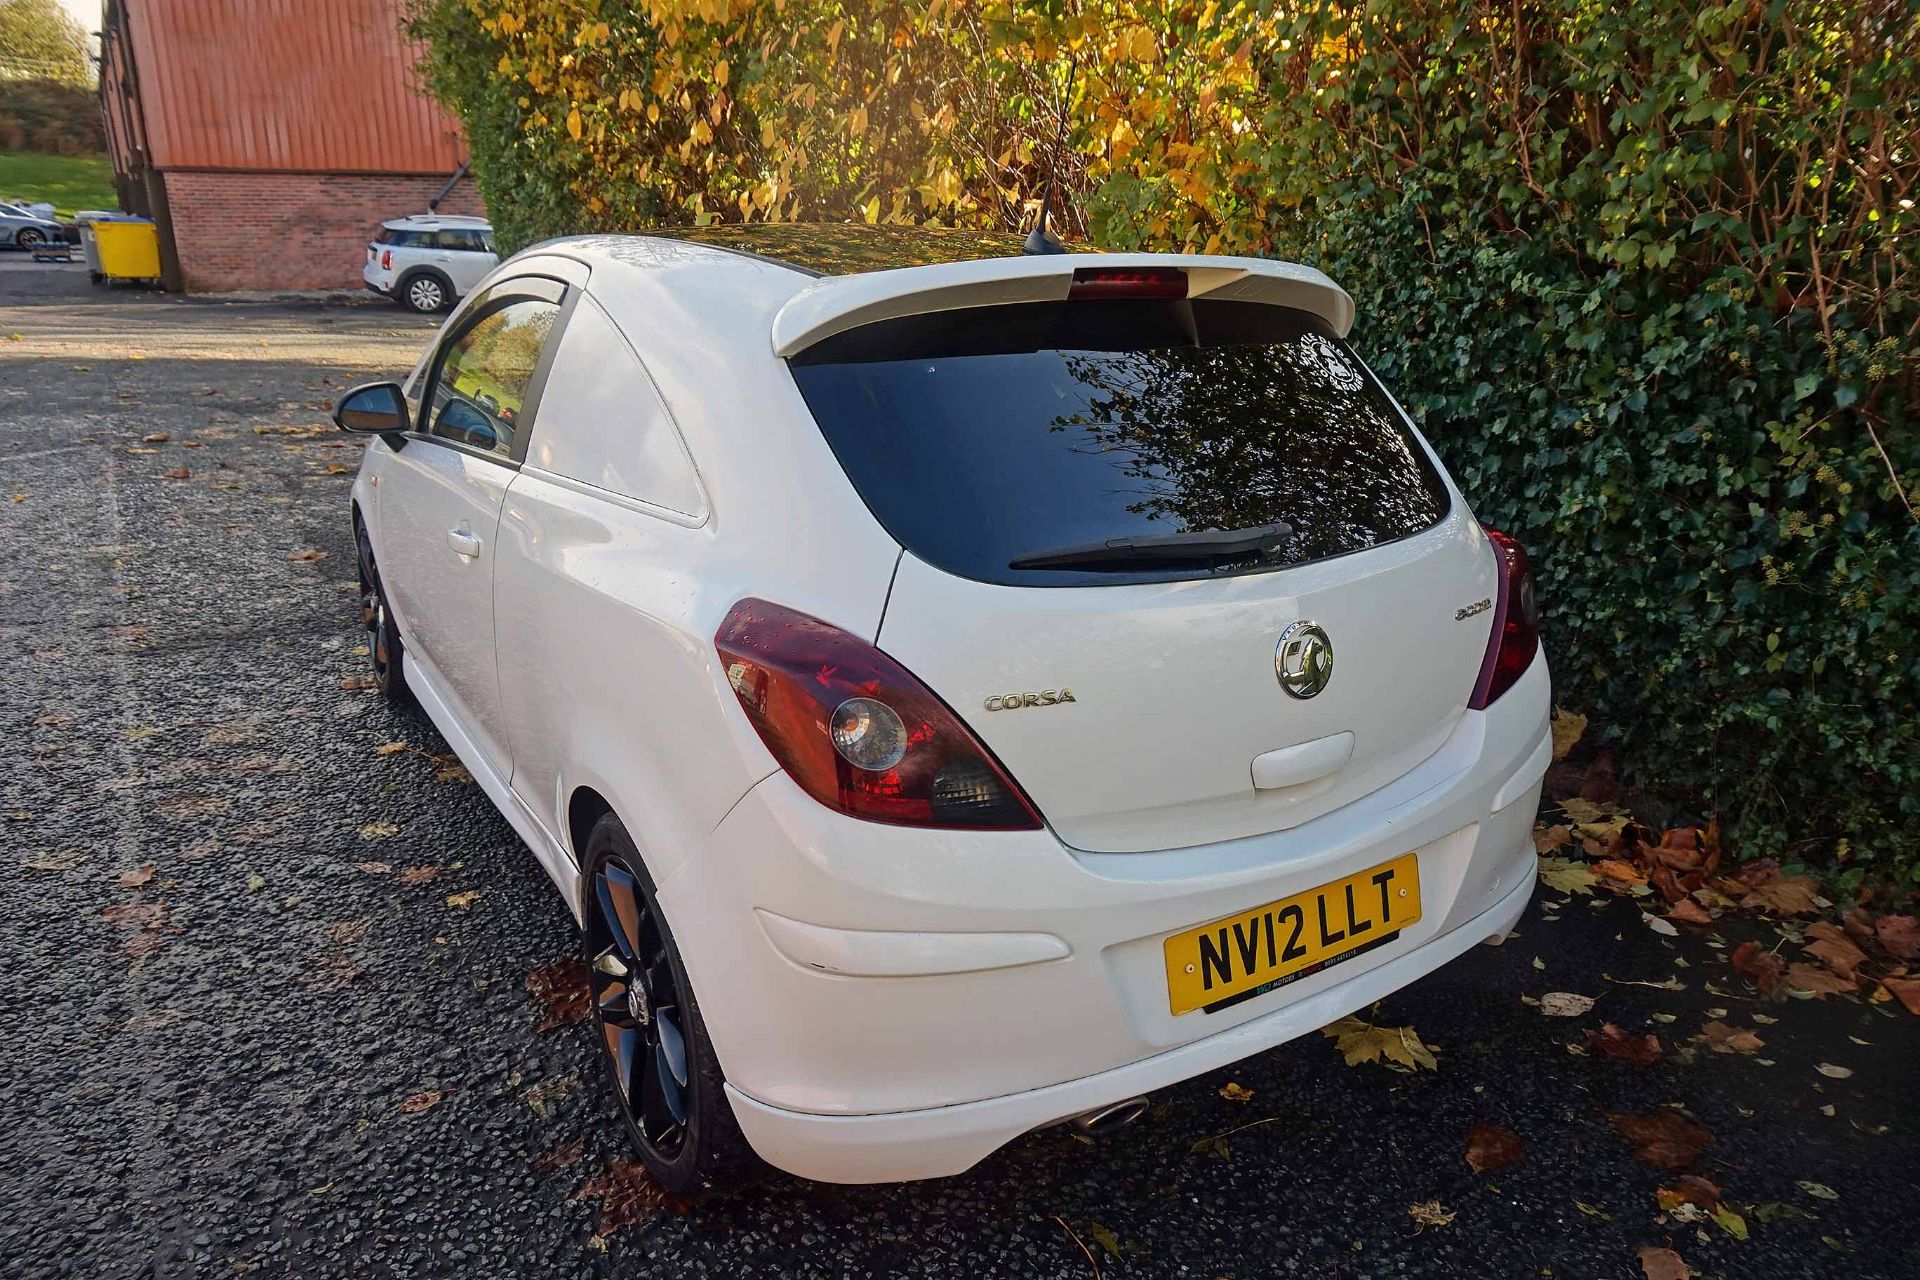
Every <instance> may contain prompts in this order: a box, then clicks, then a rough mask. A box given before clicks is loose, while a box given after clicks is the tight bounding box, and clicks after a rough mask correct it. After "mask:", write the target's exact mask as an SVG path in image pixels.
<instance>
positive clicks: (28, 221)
mask: <svg viewBox="0 0 1920 1280" xmlns="http://www.w3.org/2000/svg"><path fill="white" fill-rule="evenodd" d="M67 238H68V237H67V228H66V227H65V225H64V224H62V223H59V222H55V221H54V220H53V219H52V218H42V217H40V216H39V215H38V214H36V213H33V212H31V211H30V210H28V209H27V208H25V207H24V206H22V205H18V204H14V203H12V202H10V201H5V200H0V244H10V245H14V246H16V247H18V248H21V249H31V248H33V247H34V246H36V245H42V244H53V243H56V242H58V241H62V240H65V239H67Z"/></svg>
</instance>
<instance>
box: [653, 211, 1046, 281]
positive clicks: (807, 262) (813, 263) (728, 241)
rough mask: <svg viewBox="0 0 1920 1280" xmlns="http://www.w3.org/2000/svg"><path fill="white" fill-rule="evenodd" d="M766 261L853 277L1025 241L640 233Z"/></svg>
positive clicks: (1010, 249) (1002, 236) (772, 228)
mask: <svg viewBox="0 0 1920 1280" xmlns="http://www.w3.org/2000/svg"><path fill="white" fill-rule="evenodd" d="M641 234H644V235H650V236H658V237H661V238H663V239H668V240H685V241H689V242H691V243H693V244H703V245H708V246H710V247H712V248H715V249H730V250H732V251H734V252H736V253H744V254H749V255H751V256H753V257H756V258H765V259H767V260H768V261H770V262H777V263H779V264H781V265H782V266H787V267H792V268H794V269H795V270H798V271H804V272H806V273H807V274H808V275H814V276H842V275H853V274H855V273H857V272H863V271H890V270H893V269H895V268H898V267H930V266H935V265H937V264H939V263H943V262H972V261H975V260H977V259H981V258H1007V257H1012V256H1015V255H1017V254H1018V253H1019V252H1020V246H1021V244H1022V239H1021V237H1020V236H1018V235H1015V234H1013V233H1012V232H1006V231H966V230H959V229H956V228H952V227H888V226H866V225H864V224H861V223H851V222H755V223H746V224H740V223H733V224H721V225H715V226H710V227H661V228H658V229H653V228H650V229H648V230H647V231H645V232H643V233H641Z"/></svg>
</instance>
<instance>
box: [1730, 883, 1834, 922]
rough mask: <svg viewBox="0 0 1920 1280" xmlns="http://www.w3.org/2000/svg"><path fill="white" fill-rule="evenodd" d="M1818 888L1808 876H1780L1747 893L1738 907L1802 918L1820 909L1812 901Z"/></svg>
mask: <svg viewBox="0 0 1920 1280" xmlns="http://www.w3.org/2000/svg"><path fill="white" fill-rule="evenodd" d="M1818 891H1819V886H1818V885H1817V884H1815V883H1814V881H1813V879H1812V877H1810V876H1781V877H1780V878H1778V879H1776V880H1769V881H1767V882H1766V883H1764V884H1761V885H1757V886H1755V887H1754V888H1752V889H1749V890H1748V891H1747V896H1746V897H1744V898H1742V899H1740V905H1741V906H1742V907H1744V908H1746V909H1747V910H1748V911H1774V912H1778V913H1779V914H1781V915H1788V916H1804V915H1810V914H1812V913H1813V912H1815V911H1818V910H1819V909H1820V904H1819V903H1817V902H1815V901H1814V898H1815V896H1816V895H1817V893H1818Z"/></svg>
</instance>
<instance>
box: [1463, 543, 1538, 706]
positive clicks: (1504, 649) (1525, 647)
mask: <svg viewBox="0 0 1920 1280" xmlns="http://www.w3.org/2000/svg"><path fill="white" fill-rule="evenodd" d="M1487 537H1488V538H1489V539H1491V540H1492V542H1493V553H1494V555H1495V556H1497V557H1498V558H1499V562H1500V588H1499V593H1498V594H1497V595H1496V596H1495V598H1494V602H1493V636H1492V638H1491V639H1489V640H1488V641H1487V656H1486V659H1485V660H1484V661H1483V662H1481V664H1480V679H1479V682H1478V683H1476V684H1475V685H1474V687H1473V698H1472V700H1471V701H1469V702H1468V703H1467V705H1468V706H1469V707H1472V708H1473V709H1474V710H1476V711H1480V710H1484V709H1486V708H1487V707H1488V706H1489V705H1491V704H1492V702H1493V700H1494V699H1495V698H1498V697H1499V696H1500V695H1501V694H1503V693H1505V692H1506V691H1507V690H1508V689H1511V688H1512V687H1513V682H1514V681H1515V680H1518V679H1519V678H1520V675H1521V673H1522V672H1524V671H1525V670H1526V669H1527V668H1528V667H1529V666H1531V665H1533V655H1534V654H1536V653H1538V652H1539V651H1540V614H1539V611H1538V609H1537V607H1536V605H1535V602H1534V597H1533V570H1532V569H1531V568H1530V567H1528V564H1527V552H1526V548H1525V547H1522V546H1521V545H1520V544H1519V543H1517V542H1515V541H1514V540H1513V539H1512V538H1509V537H1508V536H1507V535H1506V534H1504V533H1501V532H1499V531H1497V530H1494V529H1488V530H1487Z"/></svg>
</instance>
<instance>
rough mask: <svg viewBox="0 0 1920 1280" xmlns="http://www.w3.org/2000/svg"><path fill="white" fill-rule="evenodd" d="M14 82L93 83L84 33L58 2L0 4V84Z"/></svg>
mask: <svg viewBox="0 0 1920 1280" xmlns="http://www.w3.org/2000/svg"><path fill="white" fill-rule="evenodd" d="M15 80H54V81H58V82H59V83H61V84H69V85H77V86H80V87H82V88H85V87H87V86H89V85H91V84H92V83H93V61H92V59H91V58H89V57H88V56H87V33H86V31H85V30H84V29H82V27H81V26H80V24H79V23H78V22H75V21H74V20H73V15H72V14H70V13H68V12H67V11H66V10H65V9H63V8H61V7H60V4H59V0H0V83H5V82H8V81H15ZM12 92H13V87H12V86H11V85H9V86H8V89H7V93H8V94H11V93H12Z"/></svg>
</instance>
